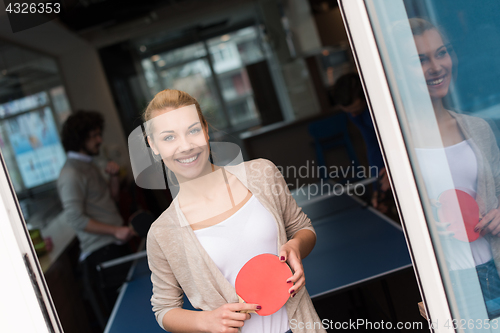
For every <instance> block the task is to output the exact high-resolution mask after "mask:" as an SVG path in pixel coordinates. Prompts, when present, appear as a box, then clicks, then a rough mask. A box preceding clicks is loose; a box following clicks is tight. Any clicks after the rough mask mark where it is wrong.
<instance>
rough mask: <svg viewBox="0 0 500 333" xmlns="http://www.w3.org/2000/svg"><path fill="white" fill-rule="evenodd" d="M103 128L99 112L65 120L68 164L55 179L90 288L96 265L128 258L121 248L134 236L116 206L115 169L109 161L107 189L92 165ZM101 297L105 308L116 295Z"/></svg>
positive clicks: (66, 219)
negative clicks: (77, 242) (78, 245)
mask: <svg viewBox="0 0 500 333" xmlns="http://www.w3.org/2000/svg"><path fill="white" fill-rule="evenodd" d="M103 129H104V118H103V116H102V115H101V114H100V113H98V112H95V111H78V112H75V113H73V114H72V115H70V116H69V117H68V119H67V120H66V121H65V123H64V124H63V128H62V134H61V138H62V144H63V146H64V150H65V151H66V153H67V160H66V163H65V164H64V166H63V168H62V169H61V173H60V175H59V178H58V180H57V189H58V192H59V197H60V199H61V202H62V205H63V209H64V211H63V214H64V219H65V221H66V222H67V223H69V224H70V225H71V226H72V227H73V228H74V229H75V231H76V235H77V237H78V239H79V241H80V250H81V252H80V261H81V263H82V267H83V270H84V275H85V277H86V278H88V281H90V283H91V284H92V285H96V284H97V279H98V276H97V271H96V270H95V267H96V265H97V264H99V263H101V262H104V261H107V260H111V259H114V258H117V257H120V256H123V255H126V254H128V253H129V250H128V246H127V245H126V244H125V243H126V242H127V241H128V240H129V239H130V238H131V237H132V236H133V231H132V229H131V228H129V227H128V226H124V225H123V219H122V217H121V216H120V214H119V212H118V209H117V207H116V202H117V201H118V193H119V179H118V172H119V166H118V165H117V164H116V163H115V162H112V161H110V162H108V164H107V166H106V169H105V172H106V173H107V174H109V176H110V179H109V184H108V183H107V182H106V181H105V179H104V177H103V176H102V174H101V172H100V170H99V168H98V167H97V166H96V165H95V164H94V163H93V162H92V157H93V156H97V155H99V150H100V146H101V144H102V131H103ZM121 282H122V281H117V284H120V283H121ZM104 294H105V297H104V302H105V303H107V305H108V309H109V308H110V307H111V305H112V303H113V302H114V300H115V297H116V292H115V290H113V289H111V290H108V291H106V292H105V293H104Z"/></svg>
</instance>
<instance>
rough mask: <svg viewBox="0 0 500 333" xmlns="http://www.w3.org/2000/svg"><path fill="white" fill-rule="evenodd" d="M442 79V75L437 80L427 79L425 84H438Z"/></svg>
mask: <svg viewBox="0 0 500 333" xmlns="http://www.w3.org/2000/svg"><path fill="white" fill-rule="evenodd" d="M443 81H444V77H442V78H440V79H437V80H429V81H427V85H429V86H435V85H437V84H440V83H441V82H443Z"/></svg>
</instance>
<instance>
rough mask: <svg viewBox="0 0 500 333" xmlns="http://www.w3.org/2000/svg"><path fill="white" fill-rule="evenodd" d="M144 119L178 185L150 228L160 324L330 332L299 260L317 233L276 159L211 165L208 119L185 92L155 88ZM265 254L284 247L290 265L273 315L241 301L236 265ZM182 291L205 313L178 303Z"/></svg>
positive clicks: (174, 328) (187, 328) (183, 328)
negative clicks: (283, 299)
mask: <svg viewBox="0 0 500 333" xmlns="http://www.w3.org/2000/svg"><path fill="white" fill-rule="evenodd" d="M144 121H145V122H146V126H145V128H146V135H147V140H148V143H149V146H150V147H151V149H152V152H153V154H154V155H155V156H156V158H157V160H159V159H161V160H162V161H163V163H164V165H165V167H166V168H167V169H168V172H169V177H170V178H175V179H176V182H177V183H178V187H179V192H178V194H177V196H175V198H174V200H173V202H172V204H171V205H170V207H169V208H168V209H166V210H165V212H164V213H163V214H162V215H161V216H160V217H159V218H158V219H157V220H156V221H155V223H154V224H153V226H152V227H151V229H150V231H149V234H148V242H147V251H148V261H149V266H150V269H151V271H152V275H151V279H152V282H153V297H152V299H151V302H152V305H153V311H154V312H155V315H156V318H157V320H158V323H159V324H160V326H161V327H162V328H164V329H165V330H168V331H171V332H240V331H241V332H252V333H254V332H259V333H285V332H292V330H291V328H293V332H325V330H324V329H323V328H322V326H321V323H320V319H319V317H318V315H317V314H316V311H315V309H314V307H313V305H312V302H311V299H310V297H309V294H308V293H307V291H306V289H305V287H304V285H305V277H304V271H303V267H302V261H301V260H302V259H303V258H304V257H306V256H307V255H308V254H309V253H310V252H311V250H312V249H313V247H314V244H315V242H316V234H315V232H314V229H313V227H312V225H311V221H310V220H309V218H308V217H307V216H306V215H305V214H304V213H303V212H302V210H301V209H300V208H299V207H298V206H297V204H296V202H295V200H294V199H293V198H292V196H291V195H290V192H289V190H288V188H287V185H286V182H285V180H284V179H283V176H282V175H281V173H280V172H279V170H278V169H277V168H276V166H275V165H274V164H273V163H272V162H270V161H268V160H265V159H257V160H252V161H247V162H244V163H241V164H240V165H237V166H227V167H223V166H218V165H215V164H213V163H212V162H211V158H210V155H211V151H210V145H209V144H208V140H209V135H208V123H207V121H206V120H205V118H204V116H203V114H202V112H201V108H200V106H199V104H198V102H197V101H196V100H195V99H194V98H193V97H191V96H190V95H189V94H187V93H185V92H182V91H178V90H164V91H162V92H160V93H158V94H157V95H156V96H155V97H154V99H153V100H152V101H151V102H150V103H149V105H148V107H147V109H146V111H145V113H144ZM243 174H244V176H242V175H243ZM261 253H274V254H276V255H278V256H279V257H280V260H282V261H286V262H287V263H288V264H289V265H290V267H291V268H292V270H293V272H294V273H293V276H291V277H290V278H289V279H288V281H287V282H289V283H290V289H289V292H290V298H289V300H288V301H287V303H286V304H285V306H283V307H282V308H281V309H280V310H279V311H278V312H276V313H275V314H273V315H270V316H259V315H258V311H259V309H260V305H259V304H246V303H238V297H237V295H236V291H235V289H234V280H235V277H236V274H237V273H238V271H239V269H240V268H241V267H242V266H243V264H244V263H245V262H246V261H248V260H249V259H250V258H252V257H253V256H255V255H258V254H261ZM184 294H185V295H186V296H187V297H188V299H189V300H190V302H191V304H192V305H193V306H194V307H195V308H198V309H201V310H203V311H189V310H185V309H182V305H183V302H182V299H183V295H184ZM243 310H254V311H256V312H257V314H247V313H240V312H239V311H243ZM292 323H293V325H292ZM291 326H293V327H291ZM295 327H296V328H295Z"/></svg>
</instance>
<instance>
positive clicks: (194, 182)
mask: <svg viewBox="0 0 500 333" xmlns="http://www.w3.org/2000/svg"><path fill="white" fill-rule="evenodd" d="M225 183H226V180H225V175H224V174H223V169H222V168H221V167H219V166H216V165H213V164H211V163H207V167H206V168H205V170H204V172H202V174H201V175H200V176H199V177H196V178H195V179H186V180H180V181H179V195H180V197H179V198H188V197H189V201H196V200H199V199H202V198H203V199H210V198H213V197H215V193H217V191H218V189H220V188H221V187H222V186H225Z"/></svg>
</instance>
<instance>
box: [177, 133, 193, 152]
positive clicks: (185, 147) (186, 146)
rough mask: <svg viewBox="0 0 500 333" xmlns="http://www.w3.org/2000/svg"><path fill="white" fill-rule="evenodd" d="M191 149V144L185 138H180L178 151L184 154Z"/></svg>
mask: <svg viewBox="0 0 500 333" xmlns="http://www.w3.org/2000/svg"><path fill="white" fill-rule="evenodd" d="M191 149H193V147H192V145H191V142H190V141H189V139H188V138H187V137H185V136H181V137H180V140H179V151H181V152H185V151H189V150H191Z"/></svg>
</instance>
